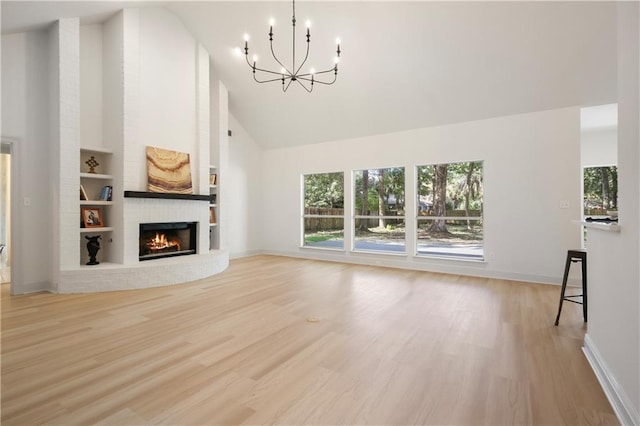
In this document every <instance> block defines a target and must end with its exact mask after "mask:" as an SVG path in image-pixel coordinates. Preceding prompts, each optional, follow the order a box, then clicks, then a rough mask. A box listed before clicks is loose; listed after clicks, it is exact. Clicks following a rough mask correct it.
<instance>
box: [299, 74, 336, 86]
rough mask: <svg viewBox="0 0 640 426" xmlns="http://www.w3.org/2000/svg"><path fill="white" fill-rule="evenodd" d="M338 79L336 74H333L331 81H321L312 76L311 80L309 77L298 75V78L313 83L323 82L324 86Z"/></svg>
mask: <svg viewBox="0 0 640 426" xmlns="http://www.w3.org/2000/svg"><path fill="white" fill-rule="evenodd" d="M337 79H338V76H336V75H334V76H333V81H331V82H326V81H322V80H317V79H316V78H314V79H313V80H311V79H310V78H307V77H302V76H298V80H304V81H313V82H314V83H320V84H324V85H325V86H330V85H332V84H333V83H335V82H336V80H337Z"/></svg>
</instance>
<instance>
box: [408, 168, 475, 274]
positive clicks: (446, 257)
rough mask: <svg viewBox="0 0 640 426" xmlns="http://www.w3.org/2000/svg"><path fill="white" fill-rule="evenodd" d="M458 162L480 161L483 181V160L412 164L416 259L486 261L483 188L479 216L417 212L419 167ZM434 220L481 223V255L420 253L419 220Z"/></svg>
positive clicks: (418, 205)
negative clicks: (426, 214) (424, 214)
mask: <svg viewBox="0 0 640 426" xmlns="http://www.w3.org/2000/svg"><path fill="white" fill-rule="evenodd" d="M460 163H481V164H482V182H484V164H485V160H467V161H453V162H438V163H429V164H416V165H415V166H414V180H415V181H414V194H412V195H413V196H414V200H415V209H414V217H415V221H414V226H415V229H414V240H415V241H414V243H415V244H414V257H415V258H418V259H439V260H452V261H463V262H480V263H484V262H485V261H486V255H485V247H484V241H485V238H484V211H485V208H484V189H483V191H482V200H481V203H480V204H481V208H480V216H422V215H420V214H419V212H420V194H419V191H418V188H419V184H420V182H419V181H420V173H419V168H421V167H428V166H436V165H438V164H447V165H451V164H460ZM434 220H444V221H445V222H446V221H463V220H464V221H467V220H469V221H478V222H480V223H482V257H470V256H463V255H447V254H430V253H420V252H419V251H418V250H419V245H420V238H419V237H418V232H419V230H420V222H423V223H424V222H430V221H434Z"/></svg>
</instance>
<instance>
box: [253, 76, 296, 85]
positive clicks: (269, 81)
mask: <svg viewBox="0 0 640 426" xmlns="http://www.w3.org/2000/svg"><path fill="white" fill-rule="evenodd" d="M285 78H287V79H288V78H290V77H285ZM253 79H254V80H255V81H256V82H257V83H271V82H273V81H280V80H282V76H280V77H278V78H272V79H271V80H258V78H257V77H256V75H255V74H254V75H253Z"/></svg>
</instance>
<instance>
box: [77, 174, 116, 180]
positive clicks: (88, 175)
mask: <svg viewBox="0 0 640 426" xmlns="http://www.w3.org/2000/svg"><path fill="white" fill-rule="evenodd" d="M80 177H81V178H86V179H113V175H103V174H100V173H80Z"/></svg>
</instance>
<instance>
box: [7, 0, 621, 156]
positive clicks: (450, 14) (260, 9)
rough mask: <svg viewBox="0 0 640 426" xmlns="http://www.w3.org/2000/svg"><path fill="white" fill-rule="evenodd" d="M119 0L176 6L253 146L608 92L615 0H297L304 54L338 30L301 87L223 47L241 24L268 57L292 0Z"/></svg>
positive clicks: (24, 17)
mask: <svg viewBox="0 0 640 426" xmlns="http://www.w3.org/2000/svg"><path fill="white" fill-rule="evenodd" d="M123 4H124V3H121V2H81V1H80V2H64V3H62V2H6V1H3V2H2V28H3V33H6V32H15V31H21V30H24V29H26V28H36V27H37V26H38V25H40V26H41V25H42V24H44V23H47V22H51V21H52V20H53V19H56V18H59V17H68V16H81V17H85V18H84V19H83V22H99V21H100V20H102V19H105V18H106V17H108V16H109V15H110V14H112V13H114V12H115V11H116V10H117V9H119V8H121V7H123ZM126 5H128V6H140V5H142V6H145V7H148V6H157V5H163V6H164V7H166V8H168V9H169V10H171V11H172V12H173V13H175V14H176V15H177V16H178V17H179V18H180V19H181V20H182V22H183V23H184V24H185V26H186V27H187V28H188V29H189V31H190V32H191V33H192V34H193V35H194V36H195V37H196V38H197V39H198V40H200V42H201V43H202V44H203V45H204V46H205V48H206V49H207V50H208V51H209V52H210V53H211V56H212V63H213V69H214V71H215V72H216V73H217V74H218V76H219V77H220V79H221V80H222V81H223V82H224V83H225V85H226V86H227V88H228V89H229V99H230V109H231V112H232V114H233V115H234V116H235V117H236V118H237V119H238V120H239V121H240V123H242V125H243V127H244V128H245V129H246V130H247V131H248V132H249V133H250V134H251V135H252V136H253V138H254V139H255V140H256V142H257V143H259V144H260V145H262V146H263V147H265V148H276V147H286V146H293V145H301V144H309V143H317V142H322V141H328V140H337V139H345V138H354V137H361V136H367V135H371V134H379V133H388V132H394V131H402V130H408V129H412V128H419V127H427V126H435V125H441V124H448V123H457V122H464V121H472V120H478V119H483V118H489V117H496V116H502V115H510V114H518V113H526V112H531V111H539V110H545V109H552V108H560V107H566V106H572V105H582V106H593V105H599V104H606V103H612V102H615V101H616V4H615V2H609V1H605V2H538V1H532V2H479V1H473V2H429V1H409V2H399V1H387V2H383V1H356V2H343V1H319V2H315V1H299V2H297V3H296V15H297V18H298V24H299V37H298V45H299V46H300V47H301V49H303V48H304V42H303V40H304V37H303V31H304V25H302V24H303V23H304V21H305V20H306V19H310V20H311V21H312V27H311V34H312V38H311V53H310V59H309V62H308V63H309V66H313V67H315V68H316V69H323V68H328V67H331V66H332V64H333V63H332V58H333V56H334V55H335V42H334V41H335V38H336V37H340V38H341V40H342V44H341V48H342V57H341V62H340V71H339V75H338V81H337V82H336V83H335V84H334V85H333V86H319V85H318V86H316V88H315V90H314V91H313V93H311V94H309V93H307V92H305V91H304V90H303V89H302V88H300V87H295V86H291V88H290V89H289V91H288V92H287V93H282V89H281V84H280V83H271V84H257V83H255V82H253V77H252V74H251V70H250V68H249V67H248V66H247V64H246V63H245V62H244V58H243V57H241V58H238V57H236V56H234V55H233V54H232V50H233V48H234V47H239V46H241V44H242V43H243V42H242V36H243V34H244V33H245V32H246V33H249V34H250V35H251V41H250V50H251V54H253V53H257V54H258V56H259V57H260V63H261V65H262V66H265V67H270V68H273V69H274V70H279V69H280V67H279V66H277V65H275V63H274V65H270V64H271V63H270V62H269V61H268V59H269V56H270V55H269V51H268V36H267V33H268V21H269V19H270V18H274V19H275V20H276V25H275V27H274V32H275V34H276V35H275V41H274V47H275V49H276V52H277V53H278V54H279V55H280V52H282V56H283V57H285V58H288V57H290V54H291V24H290V20H291V3H290V2H269V1H258V2H242V1H231V2H203V1H200V2H167V3H155V2H142V3H140V2H128V3H126ZM298 52H299V53H297V55H298V57H300V56H301V55H303V54H304V51H303V50H299V51H298Z"/></svg>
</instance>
